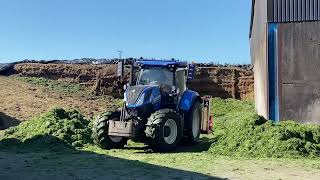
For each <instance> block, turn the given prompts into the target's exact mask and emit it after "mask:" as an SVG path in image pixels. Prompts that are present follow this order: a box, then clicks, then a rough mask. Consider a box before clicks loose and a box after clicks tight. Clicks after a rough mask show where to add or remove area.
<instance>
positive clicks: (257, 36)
mask: <svg viewBox="0 0 320 180" xmlns="http://www.w3.org/2000/svg"><path fill="white" fill-rule="evenodd" d="M267 3H268V2H267V0H259V1H255V7H254V16H253V17H254V18H253V22H252V31H251V38H250V51H251V52H250V53H251V62H252V64H253V66H254V91H255V105H256V110H257V112H258V114H259V115H262V116H264V117H265V118H268V116H269V114H268V89H267V87H268V83H267V82H268V79H267V77H268V76H267V74H268V72H267Z"/></svg>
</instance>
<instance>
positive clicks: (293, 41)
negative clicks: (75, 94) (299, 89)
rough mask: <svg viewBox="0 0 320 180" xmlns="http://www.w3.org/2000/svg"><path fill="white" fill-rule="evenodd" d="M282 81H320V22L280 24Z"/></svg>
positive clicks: (279, 39)
mask: <svg viewBox="0 0 320 180" xmlns="http://www.w3.org/2000/svg"><path fill="white" fill-rule="evenodd" d="M278 31H279V37H278V41H279V49H280V50H281V53H280V54H279V59H280V60H281V64H280V65H281V66H282V72H281V76H282V83H309V82H320V22H305V23H285V24H279V28H278Z"/></svg>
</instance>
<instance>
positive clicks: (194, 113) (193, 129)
mask: <svg viewBox="0 0 320 180" xmlns="http://www.w3.org/2000/svg"><path fill="white" fill-rule="evenodd" d="M201 116H202V110H201V104H200V102H199V101H196V102H195V103H194V104H193V106H192V108H191V110H190V112H189V113H187V114H186V115H185V122H186V123H187V124H186V125H187V126H186V127H187V129H186V133H185V134H186V137H187V139H186V142H187V143H191V144H195V143H198V142H199V139H200V131H201V130H200V129H201Z"/></svg>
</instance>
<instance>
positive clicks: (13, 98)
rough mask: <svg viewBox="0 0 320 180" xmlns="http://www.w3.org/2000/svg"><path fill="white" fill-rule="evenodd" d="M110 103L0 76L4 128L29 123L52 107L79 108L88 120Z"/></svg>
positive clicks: (108, 99) (0, 99)
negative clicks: (20, 122) (29, 120)
mask: <svg viewBox="0 0 320 180" xmlns="http://www.w3.org/2000/svg"><path fill="white" fill-rule="evenodd" d="M113 103H114V99H113V98H111V97H108V96H99V97H95V96H91V97H84V96H77V95H62V94H58V93H55V92H52V91H49V90H46V89H44V88H41V87H37V86H32V85H30V84H27V83H25V82H22V81H19V80H17V79H15V78H14V77H6V76H0V119H2V121H5V122H4V123H5V125H11V124H16V123H17V122H19V121H24V120H28V119H30V118H32V117H34V116H37V115H39V114H41V113H43V112H46V111H48V110H50V109H52V108H54V107H62V108H67V109H78V110H79V111H80V112H81V113H83V114H84V115H85V116H86V117H89V118H90V117H93V116H94V115H97V114H99V113H101V112H104V111H106V109H107V108H108V107H110V105H112V104H113Z"/></svg>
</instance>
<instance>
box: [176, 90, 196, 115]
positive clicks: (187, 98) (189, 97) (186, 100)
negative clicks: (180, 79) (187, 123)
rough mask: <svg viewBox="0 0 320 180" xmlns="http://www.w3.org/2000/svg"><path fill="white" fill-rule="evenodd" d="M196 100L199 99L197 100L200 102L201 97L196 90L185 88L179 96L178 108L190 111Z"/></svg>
mask: <svg viewBox="0 0 320 180" xmlns="http://www.w3.org/2000/svg"><path fill="white" fill-rule="evenodd" d="M196 100H199V102H200V103H202V100H201V97H200V95H199V94H198V93H197V92H195V91H191V90H186V91H185V92H184V93H183V94H182V96H181V99H180V102H179V106H178V107H179V110H182V111H184V112H188V111H190V109H191V108H192V106H193V104H194V102H195V101H196Z"/></svg>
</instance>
